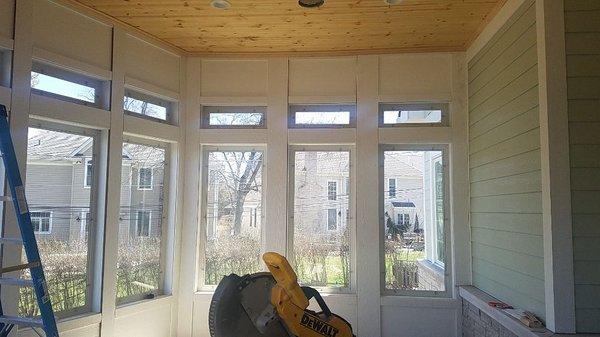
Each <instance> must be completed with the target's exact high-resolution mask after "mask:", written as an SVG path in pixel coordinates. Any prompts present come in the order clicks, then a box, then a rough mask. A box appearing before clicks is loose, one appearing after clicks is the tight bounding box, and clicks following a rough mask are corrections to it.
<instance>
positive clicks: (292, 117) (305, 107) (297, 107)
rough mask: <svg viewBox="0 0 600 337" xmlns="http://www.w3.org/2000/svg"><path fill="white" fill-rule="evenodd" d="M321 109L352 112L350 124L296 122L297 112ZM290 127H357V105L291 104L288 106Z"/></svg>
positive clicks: (321, 110) (322, 110)
mask: <svg viewBox="0 0 600 337" xmlns="http://www.w3.org/2000/svg"><path fill="white" fill-rule="evenodd" d="M302 111H319V112H339V111H348V112H349V113H350V116H349V122H348V124H296V112H302ZM288 127H289V128H290V129H339V128H342V129H343V128H355V127H356V105H354V104H290V105H289V108H288Z"/></svg>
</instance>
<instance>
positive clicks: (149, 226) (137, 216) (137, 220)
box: [135, 209, 152, 238]
mask: <svg viewBox="0 0 600 337" xmlns="http://www.w3.org/2000/svg"><path fill="white" fill-rule="evenodd" d="M140 213H148V235H140V234H139V233H140V220H141V219H142V218H141V217H140ZM135 216H136V219H135V236H136V237H138V238H149V237H152V235H151V234H152V211H149V210H145V209H141V210H137V211H136V215H135Z"/></svg>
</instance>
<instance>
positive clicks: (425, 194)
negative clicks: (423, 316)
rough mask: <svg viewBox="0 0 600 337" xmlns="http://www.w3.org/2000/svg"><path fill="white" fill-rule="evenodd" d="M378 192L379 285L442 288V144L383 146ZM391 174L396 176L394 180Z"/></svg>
mask: <svg viewBox="0 0 600 337" xmlns="http://www.w3.org/2000/svg"><path fill="white" fill-rule="evenodd" d="M382 153H383V161H384V165H383V177H382V179H383V181H384V182H386V181H387V182H390V181H391V180H392V179H394V180H395V181H396V183H395V190H396V193H395V196H394V197H392V196H391V195H390V193H389V191H385V190H384V191H383V198H382V200H383V205H382V206H383V207H382V213H383V222H382V232H383V233H385V234H384V235H385V239H384V244H385V255H384V257H385V289H386V291H388V292H392V293H405V294H417V295H418V294H421V295H425V296H426V295H430V296H431V295H433V296H435V295H443V294H446V293H447V290H448V286H447V281H448V279H447V277H446V276H445V275H446V274H447V271H446V270H445V265H446V264H445V262H446V260H445V259H446V256H447V255H446V237H447V235H446V233H447V230H446V228H447V221H446V219H447V217H446V212H447V207H446V200H447V193H446V183H447V179H446V176H447V172H446V170H445V167H446V166H445V164H444V163H445V159H446V158H445V151H444V149H442V148H440V149H435V148H434V149H427V150H421V149H419V148H418V149H414V150H413V149H404V148H394V147H389V148H387V147H384V150H383V151H382ZM397 177H402V179H398V178H397Z"/></svg>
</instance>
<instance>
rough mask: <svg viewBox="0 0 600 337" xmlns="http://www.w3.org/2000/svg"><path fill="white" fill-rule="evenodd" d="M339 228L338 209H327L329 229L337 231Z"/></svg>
mask: <svg viewBox="0 0 600 337" xmlns="http://www.w3.org/2000/svg"><path fill="white" fill-rule="evenodd" d="M337 228H338V211H337V209H335V208H330V209H328V210H327V230H329V231H335V230H337Z"/></svg>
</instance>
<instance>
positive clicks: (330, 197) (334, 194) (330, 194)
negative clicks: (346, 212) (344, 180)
mask: <svg viewBox="0 0 600 337" xmlns="http://www.w3.org/2000/svg"><path fill="white" fill-rule="evenodd" d="M331 186H333V190H331V189H330V187H331ZM336 200H338V183H337V181H335V180H327V201H336Z"/></svg>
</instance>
